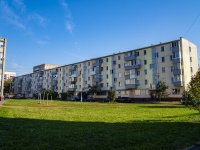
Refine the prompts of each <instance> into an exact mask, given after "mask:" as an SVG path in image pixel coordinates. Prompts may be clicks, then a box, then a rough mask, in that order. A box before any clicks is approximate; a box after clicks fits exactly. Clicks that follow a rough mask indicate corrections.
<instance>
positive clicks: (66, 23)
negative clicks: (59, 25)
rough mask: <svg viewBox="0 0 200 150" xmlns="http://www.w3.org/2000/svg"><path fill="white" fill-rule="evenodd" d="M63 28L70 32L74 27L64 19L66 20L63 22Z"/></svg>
mask: <svg viewBox="0 0 200 150" xmlns="http://www.w3.org/2000/svg"><path fill="white" fill-rule="evenodd" d="M65 28H66V29H67V30H68V31H69V32H70V33H72V31H73V28H74V25H73V24H72V23H71V22H70V21H66V22H65Z"/></svg>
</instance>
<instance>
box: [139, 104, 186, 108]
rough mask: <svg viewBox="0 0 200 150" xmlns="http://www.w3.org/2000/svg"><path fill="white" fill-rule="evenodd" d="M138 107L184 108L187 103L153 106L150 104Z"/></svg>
mask: <svg viewBox="0 0 200 150" xmlns="http://www.w3.org/2000/svg"><path fill="white" fill-rule="evenodd" d="M138 107H143V108H162V109H163V108H184V107H186V106H185V105H180V104H176V105H175V104H174V105H159V104H158V105H157V106H156V105H154V106H151V105H149V106H138Z"/></svg>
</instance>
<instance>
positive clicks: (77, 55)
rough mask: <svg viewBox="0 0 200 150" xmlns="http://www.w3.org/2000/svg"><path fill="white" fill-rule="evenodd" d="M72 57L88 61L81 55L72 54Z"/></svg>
mask: <svg viewBox="0 0 200 150" xmlns="http://www.w3.org/2000/svg"><path fill="white" fill-rule="evenodd" d="M71 55H72V56H74V57H77V58H81V59H86V58H85V57H82V56H79V55H76V54H71Z"/></svg>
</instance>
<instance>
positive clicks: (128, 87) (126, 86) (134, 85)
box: [125, 84, 137, 89]
mask: <svg viewBox="0 0 200 150" xmlns="http://www.w3.org/2000/svg"><path fill="white" fill-rule="evenodd" d="M125 88H126V89H136V88H137V84H125Z"/></svg>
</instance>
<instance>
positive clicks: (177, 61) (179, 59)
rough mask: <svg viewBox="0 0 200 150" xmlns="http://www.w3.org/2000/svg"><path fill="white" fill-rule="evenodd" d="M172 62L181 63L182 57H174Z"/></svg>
mask: <svg viewBox="0 0 200 150" xmlns="http://www.w3.org/2000/svg"><path fill="white" fill-rule="evenodd" d="M172 63H173V64H176V63H181V58H173V59H172Z"/></svg>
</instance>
